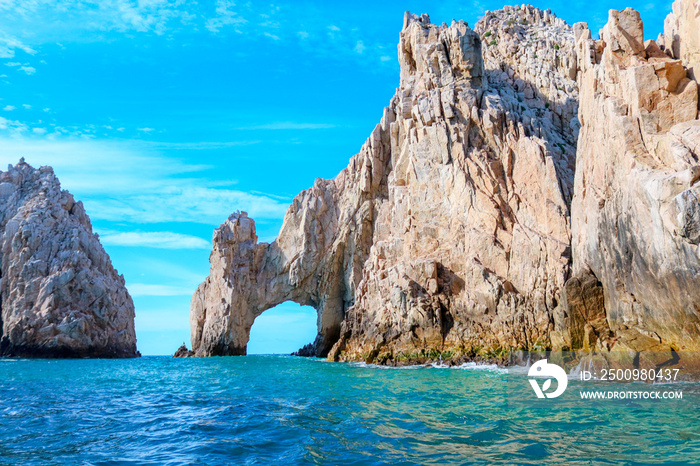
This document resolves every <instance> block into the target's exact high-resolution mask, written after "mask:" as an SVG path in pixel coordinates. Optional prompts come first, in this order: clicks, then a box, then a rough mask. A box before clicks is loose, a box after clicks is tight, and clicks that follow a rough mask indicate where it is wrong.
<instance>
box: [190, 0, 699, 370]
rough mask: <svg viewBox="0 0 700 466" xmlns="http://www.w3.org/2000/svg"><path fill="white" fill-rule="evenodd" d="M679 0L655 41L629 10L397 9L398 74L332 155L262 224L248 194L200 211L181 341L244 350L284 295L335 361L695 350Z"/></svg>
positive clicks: (688, 22) (694, 151) (687, 115)
mask: <svg viewBox="0 0 700 466" xmlns="http://www.w3.org/2000/svg"><path fill="white" fill-rule="evenodd" d="M696 9H697V8H696V7H695V6H693V5H692V4H691V2H690V1H688V0H677V2H676V3H674V7H673V13H672V14H671V15H669V18H668V19H667V21H666V31H665V33H664V34H663V35H662V37H661V38H660V44H657V43H655V42H654V41H647V42H645V41H644V35H643V28H642V23H641V20H640V17H639V14H638V13H637V12H635V11H633V10H631V9H628V10H625V11H622V12H618V11H615V10H611V11H610V17H609V21H608V24H607V25H606V26H605V28H604V29H603V30H602V31H601V37H600V39H598V40H594V39H593V38H592V35H591V32H590V31H589V29H588V27H587V26H586V25H585V24H582V23H579V24H576V25H575V26H574V27H573V28H571V27H569V26H568V25H567V24H566V23H565V22H564V21H562V20H561V19H558V18H557V17H556V16H555V15H553V14H552V13H551V12H549V11H541V10H538V9H535V8H533V7H531V6H523V7H505V8H504V9H502V10H499V11H496V12H486V14H485V15H484V17H483V18H482V19H481V20H480V21H479V22H478V23H477V24H476V25H475V28H474V30H471V29H470V28H469V27H468V26H467V24H465V23H464V22H453V23H452V24H451V25H449V26H448V25H446V24H443V25H442V26H438V25H433V24H431V23H430V20H429V19H428V17H427V16H426V15H423V16H416V15H411V14H409V13H407V14H406V16H405V19H404V26H403V30H402V31H401V36H400V41H399V47H398V49H399V50H398V51H399V62H400V64H401V76H400V86H399V88H398V89H397V91H396V94H395V95H394V97H393V98H392V100H391V102H390V105H389V106H388V107H387V108H386V109H385V110H384V116H383V117H382V120H381V122H380V123H379V125H377V127H376V128H375V130H374V131H373V132H372V135H371V136H370V138H369V139H368V140H367V142H366V143H365V144H364V146H363V147H362V149H361V151H360V153H359V154H357V155H356V156H354V157H353V158H352V159H351V161H350V164H349V166H348V167H347V168H346V169H344V170H343V171H342V172H341V173H340V174H339V175H338V176H337V177H336V178H335V179H334V180H320V179H319V180H317V181H316V183H315V185H314V186H313V187H312V188H311V189H309V190H306V191H304V192H302V193H301V194H299V195H298V196H297V197H296V198H295V199H294V202H293V204H292V206H290V208H289V210H288V211H287V214H286V216H285V219H284V224H283V226H282V229H281V231H280V234H279V236H278V238H277V239H276V240H275V241H274V242H273V243H271V244H265V243H262V244H260V243H258V242H257V237H256V235H255V223H254V221H253V220H252V219H250V218H249V217H248V216H247V215H246V214H245V213H235V214H233V215H232V216H231V217H229V219H228V220H227V221H226V222H225V223H224V224H223V225H222V226H221V227H220V228H219V229H218V230H216V232H215V234H214V250H213V252H212V255H211V274H210V276H209V277H208V278H207V280H206V281H205V283H203V284H202V285H201V286H200V287H199V289H198V290H197V292H196V293H195V295H194V296H193V299H192V314H191V324H192V344H193V350H194V352H195V354H196V355H200V356H206V355H226V354H245V349H246V343H247V341H248V335H249V331H250V327H251V325H252V324H253V321H254V319H255V317H257V316H258V315H259V314H260V313H262V312H264V311H265V310H266V309H268V308H270V307H272V306H275V305H276V304H279V303H281V302H283V301H287V300H292V301H295V302H298V303H301V304H307V305H311V306H313V307H315V308H316V309H317V311H318V328H319V334H318V337H317V339H316V342H315V346H314V348H315V351H316V354H317V355H320V356H324V355H328V356H329V358H330V359H333V360H357V359H362V360H371V361H377V362H381V363H387V364H397V363H406V362H415V361H425V360H426V359H431V358H433V359H434V358H437V357H442V358H443V359H448V358H449V359H453V360H459V359H463V358H473V357H494V356H495V357H498V356H499V355H500V354H503V352H504V351H507V350H512V349H527V350H533V349H534V350H537V349H571V350H579V349H584V350H589V349H599V350H614V349H619V350H632V351H639V350H644V349H653V350H659V351H661V350H664V351H667V350H680V349H698V344H699V343H698V342H700V338H699V337H700V325H699V323H700V322H699V318H700V283H699V282H700V278H699V277H700V268H699V266H700V264H699V257H700V249H699V248H700V246H698V244H699V243H700V204H699V203H698V195H700V188H698V186H700V183H698V181H699V180H700V163H699V162H698V155H699V153H698V150H699V149H698V148H700V126H699V124H700V123H699V122H698V120H697V119H696V118H697V115H698V86H697V82H696V81H695V80H694V79H693V76H694V74H693V71H694V69H695V68H696V66H697V61H698V60H697V57H698V34H699V32H698V31H700V28H698V22H697V18H698V16H700V15H697V14H696ZM574 169H575V176H574Z"/></svg>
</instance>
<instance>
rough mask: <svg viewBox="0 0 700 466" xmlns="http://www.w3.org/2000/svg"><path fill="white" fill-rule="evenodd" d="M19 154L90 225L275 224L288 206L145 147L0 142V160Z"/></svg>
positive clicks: (4, 123) (10, 125)
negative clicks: (80, 204) (239, 220)
mask: <svg viewBox="0 0 700 466" xmlns="http://www.w3.org/2000/svg"><path fill="white" fill-rule="evenodd" d="M3 128H5V129H7V130H8V131H14V132H15V133H17V134H21V133H22V132H26V130H27V128H26V127H23V126H22V124H21V123H19V122H16V121H11V120H8V119H4V118H1V117H0V129H3ZM21 156H24V157H25V159H26V160H27V162H28V163H31V164H33V165H35V166H40V165H51V166H53V167H54V170H55V172H56V174H57V175H58V177H59V179H60V180H61V184H62V186H63V187H64V188H66V189H69V190H70V191H71V192H73V194H75V195H76V196H77V197H78V198H80V199H82V200H83V201H84V203H85V206H86V209H87V211H88V214H89V215H90V217H91V218H93V219H101V220H109V221H117V222H133V223H147V224H152V223H165V222H191V223H201V224H213V225H218V224H220V223H221V222H222V221H223V220H224V219H225V218H226V217H227V216H228V214H229V213H230V212H232V211H233V210H236V209H240V210H245V211H247V212H249V213H250V214H251V216H253V217H254V218H256V217H257V218H261V219H275V220H278V219H281V218H282V217H283V216H284V213H285V212H286V209H287V205H288V201H283V200H280V199H276V198H273V197H270V196H267V195H263V194H256V193H251V192H246V191H242V190H236V189H232V188H231V185H232V184H234V183H235V179H231V180H228V181H226V182H222V181H211V180H209V179H208V177H207V170H210V169H211V167H210V166H208V165H203V164H193V163H186V162H183V161H181V160H178V159H176V158H173V157H172V156H169V157H165V156H163V155H160V153H159V151H158V150H156V149H154V148H152V147H151V146H150V145H149V144H148V143H141V142H140V141H127V142H121V143H120V142H114V141H111V142H109V141H97V140H53V141H52V140H47V139H46V138H27V137H21V136H17V137H14V138H0V162H1V163H3V164H7V163H17V160H18V159H19V157H21Z"/></svg>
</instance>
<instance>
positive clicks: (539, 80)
mask: <svg viewBox="0 0 700 466" xmlns="http://www.w3.org/2000/svg"><path fill="white" fill-rule="evenodd" d="M474 30H475V31H476V32H477V33H478V34H479V35H480V37H481V39H482V42H483V44H484V45H483V56H484V66H485V68H486V70H487V71H488V75H489V79H490V80H491V81H493V84H494V85H496V83H497V82H506V83H508V84H510V85H512V86H514V87H515V88H516V89H517V90H518V91H519V92H520V93H522V97H521V100H523V99H526V100H527V101H528V103H529V105H530V106H537V105H539V106H547V107H548V108H549V109H550V110H552V123H553V124H554V125H555V126H556V127H557V128H558V129H559V131H560V132H561V133H562V135H563V136H564V137H565V139H566V140H567V143H569V144H571V145H575V144H576V138H577V136H578V129H579V123H578V119H577V116H576V113H577V110H578V86H577V84H576V70H577V67H576V48H575V44H574V33H573V30H572V28H571V27H570V26H569V25H568V24H566V22H565V21H564V20H562V19H560V18H557V17H556V16H555V15H554V14H553V13H551V12H550V11H549V10H545V11H543V10H539V9H537V8H535V7H533V6H532V5H522V6H516V7H513V6H506V7H504V8H503V9H501V10H497V11H487V12H486V13H484V16H483V17H482V18H481V19H480V20H479V21H478V22H477V23H476V26H475V27H474Z"/></svg>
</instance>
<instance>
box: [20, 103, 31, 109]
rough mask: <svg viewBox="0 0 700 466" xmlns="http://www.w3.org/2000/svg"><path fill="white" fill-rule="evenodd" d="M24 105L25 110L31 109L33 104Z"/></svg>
mask: <svg viewBox="0 0 700 466" xmlns="http://www.w3.org/2000/svg"><path fill="white" fill-rule="evenodd" d="M22 107H24V109H25V110H31V109H32V106H31V105H29V104H22Z"/></svg>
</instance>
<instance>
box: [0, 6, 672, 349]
mask: <svg viewBox="0 0 700 466" xmlns="http://www.w3.org/2000/svg"><path fill="white" fill-rule="evenodd" d="M670 5H671V2H670V1H666V2H661V3H650V2H644V1H642V2H639V1H631V2H624V1H615V2H611V1H590V2H585V3H583V2H562V1H553V2H535V6H538V7H540V8H551V9H552V11H554V12H555V13H556V14H557V15H558V16H560V17H562V18H564V19H565V20H567V21H568V22H569V23H570V24H573V23H574V22H576V21H587V22H589V25H590V26H591V29H592V30H594V31H595V30H597V29H599V28H600V27H602V26H603V24H604V22H605V20H606V18H607V10H608V9H610V8H618V9H622V8H624V7H626V6H632V7H634V8H637V9H638V10H640V11H641V12H642V18H643V19H644V20H645V25H646V28H645V35H646V36H647V38H655V37H656V35H657V34H658V32H660V31H661V30H662V28H663V19H664V18H665V16H666V14H667V13H668V12H669V11H670ZM502 6H503V3H501V2H492V1H480V2H474V1H471V2H470V1H469V0H466V1H450V0H448V1H441V2H425V1H422V2H421V1H408V2H394V1H387V2H344V3H342V4H336V2H333V4H331V3H330V2H303V1H302V2H279V3H278V2H275V3H270V2H231V1H216V2H197V3H195V2H190V1H187V2H186V1H166V0H146V1H140V2H134V1H127V0H107V1H99V2H97V1H75V2H66V1H55V0H26V1H12V0H0V163H2V164H4V165H5V164H8V163H16V162H17V161H18V160H19V158H20V157H22V156H24V157H25V158H26V159H27V161H28V162H29V163H31V164H33V165H35V166H39V165H51V166H53V167H54V169H55V171H56V173H57V175H58V176H59V178H60V180H61V182H62V185H63V187H64V188H65V189H68V190H70V191H71V192H72V193H73V194H74V195H75V196H76V197H77V198H78V199H80V200H82V201H83V202H84V203H85V206H86V209H87V212H88V214H89V215H90V218H91V220H92V223H93V227H94V229H95V231H96V232H98V233H99V234H100V237H101V238H102V243H103V245H104V247H105V249H106V250H107V252H108V253H109V254H110V256H111V258H112V262H113V264H114V265H115V267H116V268H117V269H118V270H119V272H120V273H123V274H124V276H125V278H126V282H127V286H128V287H129V290H130V292H131V294H132V296H133V298H134V302H135V305H136V315H137V317H136V329H137V338H138V345H139V349H140V350H141V352H142V353H143V354H171V353H172V352H173V351H174V350H175V349H176V348H177V346H179V345H180V344H181V343H182V342H183V341H186V342H187V343H188V345H189V301H190V297H191V295H192V292H193V291H194V290H195V289H196V287H197V285H198V284H199V283H200V282H201V281H202V280H203V279H204V278H205V277H206V275H207V274H208V271H209V262H208V257H209V250H210V243H211V234H212V230H213V229H214V228H215V227H217V226H218V225H219V224H220V223H221V222H222V221H224V220H225V219H226V217H227V216H228V215H229V213H230V212H232V211H234V210H246V211H248V212H249V214H250V215H251V216H252V217H253V218H255V220H256V222H257V226H258V236H259V237H260V239H261V240H263V241H271V240H272V239H274V237H275V236H276V234H277V232H278V231H279V228H280V226H281V221H282V218H283V216H284V212H285V210H286V206H287V205H288V203H289V202H290V201H291V199H292V198H293V196H294V195H295V194H296V193H298V192H299V191H301V190H302V189H305V188H307V187H309V186H311V185H312V184H313V181H314V179H315V178H317V177H323V178H332V177H334V176H335V175H336V174H337V173H338V172H339V171H340V170H341V169H342V168H344V167H345V166H346V165H347V162H348V159H349V158H350V156H352V155H353V154H354V153H356V152H357V151H358V150H359V148H360V146H361V145H362V143H363V142H364V140H365V138H366V137H367V136H368V135H369V133H370V132H371V130H372V129H373V128H374V126H375V124H376V123H377V122H378V121H379V119H380V117H381V114H382V109H383V107H384V106H385V105H387V104H388V102H389V100H390V98H391V96H392V95H393V93H394V91H395V88H396V86H397V85H398V81H399V76H398V72H399V69H398V62H397V58H396V55H397V53H396V44H397V43H398V36H399V31H400V29H401V24H402V20H403V12H404V11H405V10H407V9H408V10H411V11H412V12H417V13H422V12H426V13H429V14H430V16H431V19H432V21H433V22H434V23H439V22H443V21H445V22H450V21H451V20H452V19H453V18H455V19H464V20H466V21H467V22H469V24H470V25H473V24H474V23H475V22H476V20H477V19H478V18H479V17H480V16H481V15H482V14H483V12H484V11H485V10H486V9H497V8H500V7H502ZM314 327H315V311H314V310H313V309H310V308H302V307H301V306H298V305H296V304H293V303H285V304H283V305H281V306H278V307H277V308H275V309H273V310H270V311H268V312H267V313H265V314H264V315H262V316H261V317H259V318H258V320H257V321H256V323H255V325H254V327H253V330H252V334H251V342H250V345H249V352H250V353H269V352H289V351H292V350H294V349H296V348H298V347H300V346H301V345H303V344H305V343H308V342H309V341H311V340H313V338H314V336H315V329H314Z"/></svg>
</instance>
